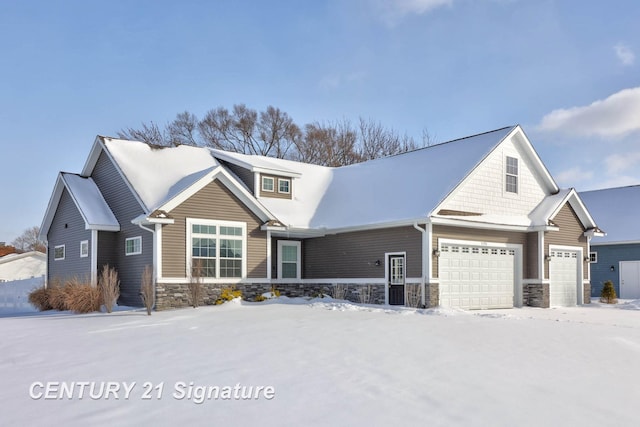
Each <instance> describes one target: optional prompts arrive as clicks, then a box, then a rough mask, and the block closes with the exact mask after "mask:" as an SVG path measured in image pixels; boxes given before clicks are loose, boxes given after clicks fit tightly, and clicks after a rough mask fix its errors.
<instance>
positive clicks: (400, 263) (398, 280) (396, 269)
mask: <svg viewBox="0 0 640 427" xmlns="http://www.w3.org/2000/svg"><path fill="white" fill-rule="evenodd" d="M389 261H390V265H389V279H390V282H391V284H392V285H404V279H405V271H404V256H393V255H392V256H391V257H389Z"/></svg>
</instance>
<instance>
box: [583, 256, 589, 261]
mask: <svg viewBox="0 0 640 427" xmlns="http://www.w3.org/2000/svg"><path fill="white" fill-rule="evenodd" d="M583 259H584V262H590V261H591V258H589V257H588V256H586V257H584V258H583Z"/></svg>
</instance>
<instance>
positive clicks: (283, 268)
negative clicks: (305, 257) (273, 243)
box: [278, 240, 302, 279]
mask: <svg viewBox="0 0 640 427" xmlns="http://www.w3.org/2000/svg"><path fill="white" fill-rule="evenodd" d="M301 258H302V257H301V256H300V242H299V241H293V240H278V278H279V279H300V278H301V272H302V265H301Z"/></svg>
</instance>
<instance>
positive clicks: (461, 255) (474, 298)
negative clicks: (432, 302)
mask: <svg viewBox="0 0 640 427" xmlns="http://www.w3.org/2000/svg"><path fill="white" fill-rule="evenodd" d="M515 257H516V252H515V250H513V249H508V248H504V247H502V248H496V247H487V246H466V245H455V244H451V245H442V246H441V247H440V258H439V260H438V262H439V268H438V269H439V276H440V305H441V306H443V307H459V308H464V309H484V308H511V307H513V288H514V283H515Z"/></svg>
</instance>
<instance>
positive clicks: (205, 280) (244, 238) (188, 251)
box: [183, 218, 249, 283]
mask: <svg viewBox="0 0 640 427" xmlns="http://www.w3.org/2000/svg"><path fill="white" fill-rule="evenodd" d="M194 224H199V225H212V226H215V227H216V234H215V236H216V240H217V242H216V277H215V278H212V277H203V278H202V280H203V283H220V282H230V283H231V282H233V283H238V282H240V281H243V280H245V279H246V278H247V263H248V260H249V254H248V253H247V240H248V237H249V236H247V223H246V222H240V221H222V220H215V219H206V218H186V228H187V230H186V242H185V247H186V248H185V249H186V250H185V252H186V253H185V255H186V271H185V278H190V277H191V259H192V256H191V254H192V251H193V248H192V247H191V242H192V234H193V233H192V230H193V227H192V226H193V225H194ZM220 227H237V228H241V229H242V236H227V237H230V238H235V240H240V239H238V237H241V238H242V239H241V240H242V258H241V260H242V262H241V265H242V267H241V272H240V277H222V278H221V277H220V245H219V241H220V239H224V238H225V236H224V235H221V234H220ZM183 281H184V279H183Z"/></svg>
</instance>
